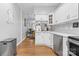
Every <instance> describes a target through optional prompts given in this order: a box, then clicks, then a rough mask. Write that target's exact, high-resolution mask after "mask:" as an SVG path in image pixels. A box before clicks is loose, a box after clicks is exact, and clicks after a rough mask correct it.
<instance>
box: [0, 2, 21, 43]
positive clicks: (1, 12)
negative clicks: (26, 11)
mask: <svg viewBox="0 0 79 59" xmlns="http://www.w3.org/2000/svg"><path fill="white" fill-rule="evenodd" d="M11 8H15V11H14V12H15V13H14V24H11V23H9V24H8V23H7V20H8V12H7V10H8V9H11ZM21 14H22V13H21V10H20V9H19V7H18V6H17V5H16V4H8V3H6V4H3V3H1V4H0V41H1V40H5V39H7V38H17V43H19V42H20V41H21V40H22V35H21V31H22V29H21V27H22V26H21V25H22V23H21V20H22V15H21Z"/></svg>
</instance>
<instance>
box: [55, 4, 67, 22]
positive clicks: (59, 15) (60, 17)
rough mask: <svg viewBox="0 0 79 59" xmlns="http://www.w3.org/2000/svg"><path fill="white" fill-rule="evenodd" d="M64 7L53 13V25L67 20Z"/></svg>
mask: <svg viewBox="0 0 79 59" xmlns="http://www.w3.org/2000/svg"><path fill="white" fill-rule="evenodd" d="M66 16H67V13H66V5H65V4H62V5H61V6H60V7H59V8H58V9H57V10H56V11H55V13H54V23H60V22H64V21H65V19H66V18H67V17H66Z"/></svg>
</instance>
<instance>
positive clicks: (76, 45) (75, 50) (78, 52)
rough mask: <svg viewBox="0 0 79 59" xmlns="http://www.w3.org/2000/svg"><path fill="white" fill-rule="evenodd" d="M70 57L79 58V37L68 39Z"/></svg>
mask: <svg viewBox="0 0 79 59" xmlns="http://www.w3.org/2000/svg"><path fill="white" fill-rule="evenodd" d="M68 55H69V56H79V36H69V37H68Z"/></svg>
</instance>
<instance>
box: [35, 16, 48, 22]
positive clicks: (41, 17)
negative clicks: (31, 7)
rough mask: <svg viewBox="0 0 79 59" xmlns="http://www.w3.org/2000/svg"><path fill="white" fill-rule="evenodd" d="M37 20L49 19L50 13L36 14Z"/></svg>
mask: <svg viewBox="0 0 79 59" xmlns="http://www.w3.org/2000/svg"><path fill="white" fill-rule="evenodd" d="M35 20H37V21H48V15H35Z"/></svg>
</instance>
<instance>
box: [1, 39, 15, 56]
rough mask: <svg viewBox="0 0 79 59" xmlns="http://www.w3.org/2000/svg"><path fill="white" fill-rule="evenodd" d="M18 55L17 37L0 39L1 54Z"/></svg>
mask: <svg viewBox="0 0 79 59" xmlns="http://www.w3.org/2000/svg"><path fill="white" fill-rule="evenodd" d="M15 55H16V38H8V39H6V40H4V41H0V56H15Z"/></svg>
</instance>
